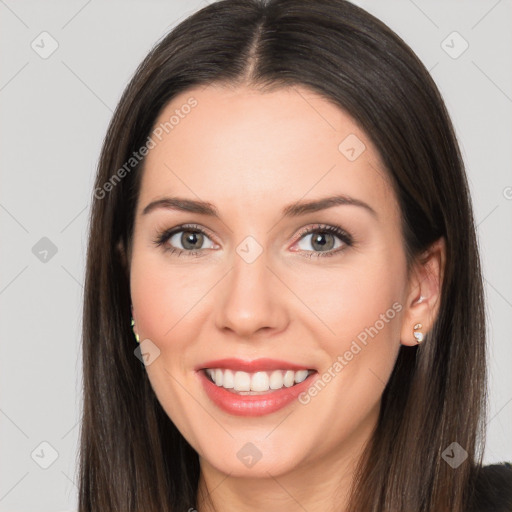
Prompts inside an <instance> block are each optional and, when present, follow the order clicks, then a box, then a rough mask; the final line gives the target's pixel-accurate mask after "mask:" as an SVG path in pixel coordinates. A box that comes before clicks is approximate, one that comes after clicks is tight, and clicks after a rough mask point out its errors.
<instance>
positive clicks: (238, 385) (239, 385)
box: [215, 370, 251, 391]
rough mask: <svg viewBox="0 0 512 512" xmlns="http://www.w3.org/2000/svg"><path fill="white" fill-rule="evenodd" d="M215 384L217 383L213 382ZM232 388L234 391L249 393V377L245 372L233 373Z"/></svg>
mask: <svg viewBox="0 0 512 512" xmlns="http://www.w3.org/2000/svg"><path fill="white" fill-rule="evenodd" d="M221 371H222V370H221ZM215 383H217V382H215ZM233 387H234V388H235V391H250V390H251V376H250V375H249V374H248V373H247V372H236V373H235V384H234V386H233Z"/></svg>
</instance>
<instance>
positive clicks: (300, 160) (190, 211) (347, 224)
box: [130, 85, 414, 476]
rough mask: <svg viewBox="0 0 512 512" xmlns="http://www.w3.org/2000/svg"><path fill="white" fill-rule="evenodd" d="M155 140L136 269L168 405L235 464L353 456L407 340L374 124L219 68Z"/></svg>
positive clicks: (400, 271) (209, 450)
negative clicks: (231, 77) (216, 78)
mask: <svg viewBox="0 0 512 512" xmlns="http://www.w3.org/2000/svg"><path fill="white" fill-rule="evenodd" d="M187 105H188V106H187ZM165 123H167V124H165ZM150 147H151V148H152V149H150V150H149V153H148V155H147V158H146V162H145V169H144V174H143V178H142V183H141V189H140V195H139V199H138V204H137V211H136V221H135V231H134V238H133V246H132V257H131V265H130V280H131V282H130V285H131V297H132V303H133V316H134V319H135V322H136V327H135V329H136V331H137V332H138V334H139V336H140V340H141V342H142V350H143V352H147V353H148V354H149V356H148V359H147V363H146V369H147V374H148V377H149V379H150V381H151V384H152V387H153V389H154V391H155V393H156V395H157V397H158V400H159V401H160V403H161V404H162V407H163V408H164V409H165V411H166V412H167V414H168V415H169V417H170V418H171V420H172V421H173V422H174V424H175V425H176V426H177V428H178V429H179V430H180V431H181V432H182V434H183V435H184V436H185V438H186V439H187V440H188V441H189V443H190V444H191V445H192V446H193V447H194V448H195V450H196V451H197V452H198V453H199V455H200V457H201V463H202V464H203V465H205V466H208V467H209V468H211V469H214V470H216V471H220V472H223V473H226V474H228V473H229V474H231V475H232V476H237V475H239V476H268V474H269V473H270V474H271V475H278V474H284V473H285V472H289V471H291V470H293V469H297V468H301V470H307V469H308V468H311V467H313V465H314V464H316V463H322V464H324V465H325V464H326V463H327V462H328V461H332V462H333V464H334V463H335V461H339V460H351V459H355V457H356V456H357V455H358V454H359V453H360V450H361V448H362V447H363V445H364V443H365V441H366V440H367V439H368V437H369V435H370V433H371V430H372V429H373V427H374V426H375V423H376V421H377V416H378V411H379V405H380V400H381V394H382V392H383V390H384V387H385V384H386V382H387V381H388V378H389V376H390V374H391V371H392V369H393V365H394V363H395V360H396V357H397V353H398V349H399V347H400V343H401V338H402V343H404V344H413V343H414V338H413V336H412V326H407V329H406V330H405V331H402V329H403V328H402V320H403V316H404V311H405V303H406V301H407V300H408V299H407V297H408V294H409V289H408V282H407V275H406V261H405V253H404V249H403V241H402V236H401V230H400V211H399V208H398V204H397V201H396V197H395V194H394V192H393V190H392V188H391V186H390V184H389V182H388V178H387V175H386V172H385V170H384V169H383V166H382V164H381V161H380V159H379V155H378V154H377V152H376V150H375V148H374V147H373V146H372V144H371V142H370V140H369V139H368V137H367V136H366V134H365V133H364V132H362V131H361V129H360V128H359V127H358V125H357V124H356V123H355V122H354V121H353V120H352V119H351V117H349V116H348V115H347V114H346V113H344V112H343V111H342V110H340V109H339V108H338V107H336V106H335V105H333V104H331V103H330V102H328V101H326V100H325V99H323V98H321V97H320V96H317V95H315V94H314V93H312V92H311V91H308V90H307V89H305V88H300V87H294V88H283V89H280V90H275V91H273V92H270V93H261V92H258V91H256V90H254V89H250V88H246V87H239V88H222V87H220V86H212V85H211V86H208V87H206V88H195V89H191V90H189V91H187V92H185V93H182V94H181V95H180V96H177V97H175V98H174V99H173V101H172V102H171V103H170V104H169V105H167V107H166V108H165V109H164V110H163V111H162V113H161V115H160V117H159V119H158V120H157V122H156V123H155V128H154V131H153V135H152V143H151V144H150ZM334 197H338V199H337V200H334V199H333V200H332V201H329V202H327V201H326V202H325V203H322V202H321V201H322V200H325V199H326V198H334ZM178 198H179V200H178ZM339 198H345V200H342V199H339ZM155 201H156V202H157V203H154V202H155ZM319 201H320V202H319ZM199 203H201V204H202V203H208V204H207V205H206V206H205V205H202V206H200V205H199ZM315 205H316V206H315ZM212 212H215V214H213V213H212ZM183 225H186V227H183ZM336 230H340V231H339V232H338V233H337V232H336ZM404 329H405V327H404ZM404 332H407V333H409V332H410V335H405V336H404ZM143 340H144V341H143ZM205 369H209V370H210V371H208V372H207V371H205ZM308 370H309V371H308ZM208 374H211V376H212V378H213V379H214V380H215V381H216V383H214V382H212V381H211V380H210V377H209V376H208ZM306 375H308V377H307V378H306V380H304V377H305V376H306ZM251 389H253V391H252V392H250V391H249V390H251ZM254 390H260V391H254ZM341 456H345V457H348V459H341V458H340V457H341Z"/></svg>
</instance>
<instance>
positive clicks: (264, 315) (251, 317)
mask: <svg viewBox="0 0 512 512" xmlns="http://www.w3.org/2000/svg"><path fill="white" fill-rule="evenodd" d="M275 273H276V272H275V270H274V269H272V270H271V269H270V268H268V261H267V258H266V253H265V252H263V253H262V254H260V255H259V257H258V258H257V259H256V260H255V261H252V262H250V263H249V262H247V261H245V260H244V259H243V258H242V257H240V256H239V254H235V255H234V258H233V267H232V269H231V271H230V272H229V273H228V275H227V276H226V277H225V278H224V279H223V280H222V286H221V288H220V290H219V297H218V300H216V306H215V307H216V308H217V309H216V324H217V327H218V328H219V329H220V330H222V331H225V332H227V331H229V332H231V333H233V335H236V338H243V339H246V340H247V339H250V340H254V339H255V337H257V336H260V335H262V334H263V333H265V332H266V333H267V336H268V335H270V334H275V333H276V332H280V331H282V330H284V329H286V326H287V325H288V323H289V311H288V309H287V307H286V302H287V300H289V299H290V297H289V296H288V295H289V291H288V295H287V294H286V292H287V290H286V288H285V287H284V286H283V283H282V282H281V281H280V280H279V279H278V278H277V277H276V275H275Z"/></svg>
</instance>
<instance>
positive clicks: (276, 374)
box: [206, 368, 310, 393]
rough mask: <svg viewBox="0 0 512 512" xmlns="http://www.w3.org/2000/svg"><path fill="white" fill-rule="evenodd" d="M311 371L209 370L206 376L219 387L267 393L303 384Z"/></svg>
mask: <svg viewBox="0 0 512 512" xmlns="http://www.w3.org/2000/svg"><path fill="white" fill-rule="evenodd" d="M309 373H310V372H309V370H299V371H296V372H295V371H293V370H274V371H272V372H263V371H260V372H255V373H248V372H243V371H233V370H228V369H223V368H207V369H206V374H207V375H208V376H209V377H210V378H211V380H212V381H213V382H214V383H215V384H216V385H217V386H219V387H223V388H225V389H233V390H234V391H240V392H252V391H254V392H256V393H258V392H260V393H261V392H266V391H270V390H276V389H281V388H283V386H284V387H287V388H289V387H292V386H293V385H294V384H299V383H300V382H303V381H304V380H305V379H306V378H307V377H308V375H309Z"/></svg>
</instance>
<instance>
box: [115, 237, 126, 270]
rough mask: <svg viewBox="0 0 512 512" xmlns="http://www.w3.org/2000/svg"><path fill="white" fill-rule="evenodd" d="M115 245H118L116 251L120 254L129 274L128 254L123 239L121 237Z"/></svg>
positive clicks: (120, 258) (122, 263)
mask: <svg viewBox="0 0 512 512" xmlns="http://www.w3.org/2000/svg"><path fill="white" fill-rule="evenodd" d="M115 247H116V252H117V254H118V255H119V260H120V261H121V265H122V266H123V268H124V271H125V272H126V275H127V276H129V272H128V255H127V253H126V248H125V246H124V243H123V240H122V239H119V240H118V242H117V244H116V246H115Z"/></svg>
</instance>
